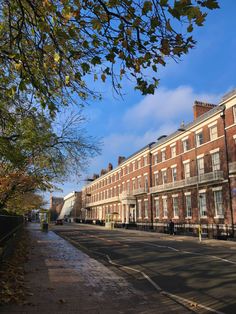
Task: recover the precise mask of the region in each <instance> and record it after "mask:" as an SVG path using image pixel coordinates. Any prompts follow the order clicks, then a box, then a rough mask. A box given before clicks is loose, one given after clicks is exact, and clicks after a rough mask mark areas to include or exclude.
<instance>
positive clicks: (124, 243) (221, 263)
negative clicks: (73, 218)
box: [53, 224, 236, 314]
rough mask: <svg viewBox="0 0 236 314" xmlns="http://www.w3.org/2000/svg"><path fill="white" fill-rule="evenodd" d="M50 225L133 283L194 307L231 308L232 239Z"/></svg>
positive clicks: (234, 297)
mask: <svg viewBox="0 0 236 314" xmlns="http://www.w3.org/2000/svg"><path fill="white" fill-rule="evenodd" d="M53 229H54V230H55V231H56V232H57V233H58V234H59V235H60V236H62V237H64V238H66V239H67V240H69V241H70V242H71V243H72V244H73V245H75V246H76V247H78V248H79V249H80V250H82V251H84V252H86V253H87V254H88V255H90V256H92V257H93V258H95V259H97V260H99V261H100V262H102V263H103V264H105V265H106V266H107V267H110V268H112V270H113V271H115V272H118V273H119V275H122V276H124V277H125V278H126V279H127V280H129V281H130V282H131V283H132V284H133V285H134V287H135V288H137V289H140V290H143V291H148V290H150V292H153V293H156V294H158V293H161V294H164V295H165V296H166V297H167V298H171V299H172V300H174V301H175V302H177V303H181V304H183V305H184V306H186V307H187V308H189V309H191V310H192V311H193V312H194V313H208V312H209V313H210V312H213V313H218V314H220V313H232V314H233V313H236V242H233V243H232V242H228V241H215V240H212V241H210V240H203V241H202V243H198V241H197V239H193V238H187V237H179V236H168V235H160V234H156V233H147V232H138V231H133V230H119V229H115V230H106V229H105V228H102V227H97V226H90V225H79V224H78V225H77V224H68V225H64V226H55V227H54V228H53ZM157 313H158V312H157Z"/></svg>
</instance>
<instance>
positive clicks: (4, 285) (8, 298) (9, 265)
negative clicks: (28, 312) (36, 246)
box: [0, 230, 29, 305]
mask: <svg viewBox="0 0 236 314" xmlns="http://www.w3.org/2000/svg"><path fill="white" fill-rule="evenodd" d="M28 252H29V237H28V234H27V232H26V231H25V230H24V231H22V233H21V234H20V235H19V238H18V239H17V241H15V244H14V250H13V253H12V254H11V255H10V256H9V257H8V258H5V259H4V260H3V261H0V305H3V304H9V303H17V304H25V302H26V301H25V298H26V295H27V293H29V292H27V290H29V287H27V286H26V285H25V281H24V278H25V270H24V264H25V263H26V262H27V260H28V255H29V254H28Z"/></svg>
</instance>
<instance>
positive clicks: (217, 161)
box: [211, 152, 220, 172]
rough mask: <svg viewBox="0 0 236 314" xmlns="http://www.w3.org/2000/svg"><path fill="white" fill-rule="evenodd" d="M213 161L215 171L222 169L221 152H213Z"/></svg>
mask: <svg viewBox="0 0 236 314" xmlns="http://www.w3.org/2000/svg"><path fill="white" fill-rule="evenodd" d="M216 156H217V157H216ZM211 163H212V171H213V172H214V171H218V170H220V153H219V152H214V153H212V154H211Z"/></svg>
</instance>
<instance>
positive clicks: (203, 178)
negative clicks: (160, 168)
mask: <svg viewBox="0 0 236 314" xmlns="http://www.w3.org/2000/svg"><path fill="white" fill-rule="evenodd" d="M223 179H224V177H223V171H219V170H218V171H214V172H208V173H204V174H201V175H199V176H195V177H190V178H186V179H184V180H179V181H175V182H170V183H165V184H162V185H157V186H153V187H151V188H150V193H157V192H162V191H168V190H174V189H178V188H183V187H186V186H191V185H196V184H197V183H198V184H201V183H205V182H213V181H221V180H223Z"/></svg>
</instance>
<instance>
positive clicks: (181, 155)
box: [82, 91, 236, 233]
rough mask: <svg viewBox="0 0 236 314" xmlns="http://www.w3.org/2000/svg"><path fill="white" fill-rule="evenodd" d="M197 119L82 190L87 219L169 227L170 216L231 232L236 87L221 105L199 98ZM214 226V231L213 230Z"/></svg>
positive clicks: (235, 206)
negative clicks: (107, 218) (111, 219)
mask: <svg viewBox="0 0 236 314" xmlns="http://www.w3.org/2000/svg"><path fill="white" fill-rule="evenodd" d="M194 116H195V119H194V121H193V122H192V123H190V124H188V125H185V126H182V127H181V129H179V130H177V131H176V132H175V133H173V134H171V135H169V136H167V137H162V138H159V140H158V141H157V142H155V143H150V144H149V145H147V146H145V147H144V148H143V149H141V150H140V151H138V152H136V153H135V154H133V155H132V156H130V157H129V158H127V159H122V161H121V160H120V164H118V166H117V167H116V168H114V169H112V167H111V165H109V167H108V169H107V170H106V171H105V172H104V171H103V172H102V175H101V176H100V177H98V178H96V179H95V180H94V181H93V182H91V183H89V184H88V185H86V186H85V187H84V188H83V190H82V199H83V207H84V209H85V210H86V220H90V221H104V220H105V219H106V217H108V216H111V214H112V213H113V219H114V220H115V221H116V222H117V223H122V224H125V223H126V224H128V223H129V224H136V225H137V226H138V227H139V228H142V229H145V228H154V229H156V230H160V231H161V230H164V229H165V227H166V226H167V223H168V221H169V220H170V219H173V221H174V222H175V224H176V226H177V227H179V228H180V229H181V228H182V227H183V226H184V228H186V227H188V228H189V229H191V230H193V231H194V230H196V228H197V226H198V225H199V224H201V226H202V227H203V229H204V228H205V230H208V229H209V230H211V232H215V231H216V230H217V229H219V228H220V229H221V231H222V230H223V232H227V233H231V232H232V230H233V226H234V225H235V223H236V92H235V91H234V92H233V93H231V94H230V95H229V96H228V97H226V98H225V99H224V100H223V101H222V102H221V103H220V104H219V105H218V106H214V105H211V104H206V103H201V102H195V105H194ZM209 230H208V233H209V232H210V231H209Z"/></svg>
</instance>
